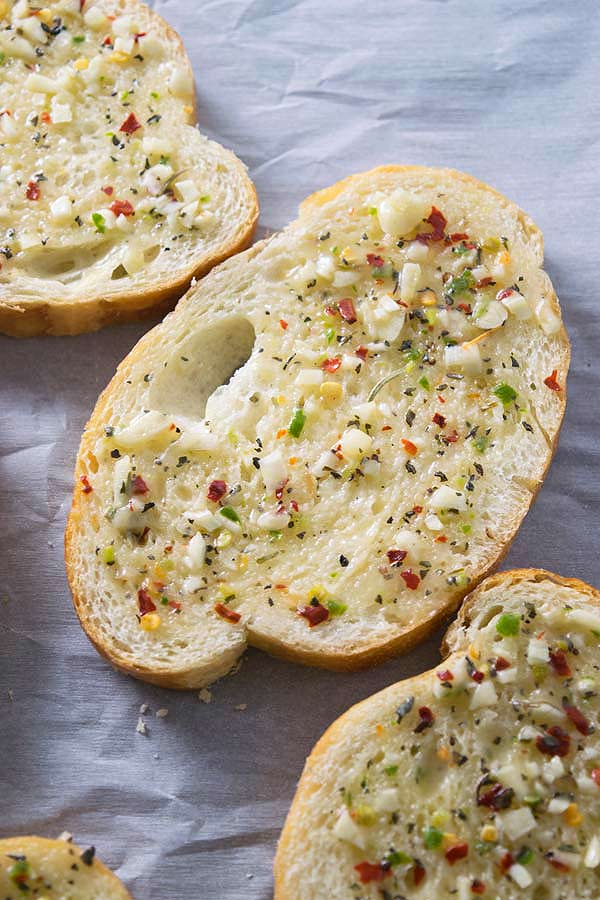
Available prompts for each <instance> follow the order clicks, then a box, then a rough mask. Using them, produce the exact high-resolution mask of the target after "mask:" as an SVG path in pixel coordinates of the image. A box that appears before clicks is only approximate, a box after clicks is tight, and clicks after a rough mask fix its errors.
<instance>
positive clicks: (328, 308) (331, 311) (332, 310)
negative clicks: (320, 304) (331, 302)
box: [325, 306, 338, 316]
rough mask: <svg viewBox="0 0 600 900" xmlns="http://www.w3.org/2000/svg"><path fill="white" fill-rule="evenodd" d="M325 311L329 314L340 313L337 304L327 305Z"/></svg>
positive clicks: (335, 314)
mask: <svg viewBox="0 0 600 900" xmlns="http://www.w3.org/2000/svg"><path fill="white" fill-rule="evenodd" d="M325 312H326V313H327V315H328V316H337V314H338V310H337V309H336V308H335V306H326V307H325Z"/></svg>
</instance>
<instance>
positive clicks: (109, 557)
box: [102, 544, 115, 566]
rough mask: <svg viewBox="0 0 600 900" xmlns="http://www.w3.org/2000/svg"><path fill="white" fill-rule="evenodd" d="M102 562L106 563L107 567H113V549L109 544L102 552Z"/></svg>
mask: <svg viewBox="0 0 600 900" xmlns="http://www.w3.org/2000/svg"><path fill="white" fill-rule="evenodd" d="M102 562H104V563H106V565H107V566H114V564H115V548H114V547H113V546H112V544H109V546H108V547H105V548H104V549H103V551H102Z"/></svg>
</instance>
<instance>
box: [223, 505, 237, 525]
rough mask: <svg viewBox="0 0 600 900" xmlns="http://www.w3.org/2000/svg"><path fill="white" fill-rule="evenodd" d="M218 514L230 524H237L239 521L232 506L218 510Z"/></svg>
mask: <svg viewBox="0 0 600 900" xmlns="http://www.w3.org/2000/svg"><path fill="white" fill-rule="evenodd" d="M219 512H220V514H221V515H222V516H225V518H226V519H229V521H230V522H239V521H240V517H239V516H238V514H237V513H236V511H235V509H234V508H233V506H223V507H222V508H221V509H220V510H219Z"/></svg>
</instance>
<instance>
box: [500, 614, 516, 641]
mask: <svg viewBox="0 0 600 900" xmlns="http://www.w3.org/2000/svg"><path fill="white" fill-rule="evenodd" d="M520 627H521V620H520V619H519V617H518V616H517V615H515V613H502V615H501V616H500V618H499V619H498V621H497V622H496V631H497V632H498V634H501V635H502V637H514V635H516V634H518V633H519V629H520Z"/></svg>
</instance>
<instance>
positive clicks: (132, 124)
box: [119, 112, 142, 134]
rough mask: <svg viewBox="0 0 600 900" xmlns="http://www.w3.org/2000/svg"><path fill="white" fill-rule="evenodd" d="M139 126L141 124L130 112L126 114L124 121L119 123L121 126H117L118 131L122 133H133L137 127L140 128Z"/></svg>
mask: <svg viewBox="0 0 600 900" xmlns="http://www.w3.org/2000/svg"><path fill="white" fill-rule="evenodd" d="M141 127H142V126H141V125H140V123H139V122H138V120H137V119H136V117H135V113H134V112H130V113H129V115H128V116H127V118H126V119H125V121H124V122H123V124H122V125H121V127H120V128H119V131H122V132H123V133H124V134H133V133H134V131H137V130H138V128H141Z"/></svg>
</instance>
